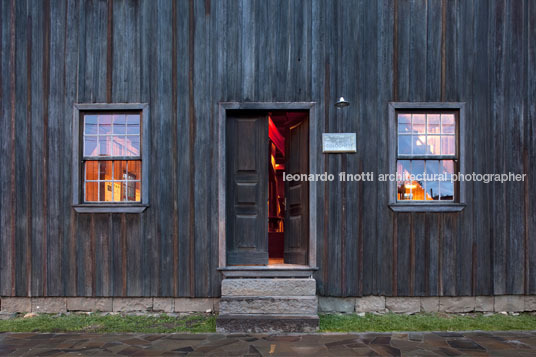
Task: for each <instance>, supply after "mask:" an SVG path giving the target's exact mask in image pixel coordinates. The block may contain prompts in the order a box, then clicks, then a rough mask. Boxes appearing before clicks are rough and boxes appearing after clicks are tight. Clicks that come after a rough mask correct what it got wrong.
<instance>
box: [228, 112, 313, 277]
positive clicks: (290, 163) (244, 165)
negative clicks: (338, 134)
mask: <svg viewBox="0 0 536 357" xmlns="http://www.w3.org/2000/svg"><path fill="white" fill-rule="evenodd" d="M313 105H314V104H313V103H223V104H220V108H221V109H222V110H221V112H220V113H221V118H222V124H224V125H223V126H220V127H219V129H218V130H219V133H220V134H219V135H220V138H223V140H222V141H220V142H221V143H223V145H221V146H220V148H222V149H223V151H220V154H219V157H220V159H221V161H220V162H221V163H222V164H223V166H224V172H225V175H224V176H220V180H219V189H218V192H219V197H220V198H221V200H220V206H219V213H220V215H219V217H220V227H221V228H223V230H222V229H220V230H219V232H220V264H221V265H220V267H222V268H224V267H226V270H228V271H236V272H237V273H236V274H243V272H244V271H246V270H248V269H249V270H251V269H253V270H259V269H263V267H264V268H265V269H269V270H270V271H272V272H276V271H279V270H292V271H294V272H295V273H294V274H300V273H296V271H298V270H299V271H300V272H301V271H302V270H303V271H304V274H306V270H307V269H309V267H311V266H315V259H314V258H315V255H316V244H314V242H315V239H316V234H315V233H316V230H315V229H314V219H313V218H312V216H314V212H315V211H314V207H315V204H314V202H315V201H314V197H315V189H314V187H315V185H314V182H311V183H310V182H307V181H306V180H305V181H301V180H296V181H289V180H284V179H283V175H286V176H288V175H296V174H301V175H302V174H309V173H310V170H313V171H314V169H315V165H314V163H315V161H314V159H315V157H316V152H314V153H312V152H311V150H310V147H311V145H312V144H313V145H314V144H315V143H316V140H315V136H311V135H312V133H311V132H310V130H311V127H310V125H309V118H310V116H311V113H312V112H313V109H312V107H313ZM270 107H273V109H272V108H270ZM287 108H288V109H287ZM313 130H314V128H313ZM311 141H312V142H311ZM311 158H312V159H311ZM310 164H311V165H313V166H312V167H310V166H309V165H310ZM220 167H221V166H220ZM311 212H312V213H311ZM311 227H313V228H311ZM222 253H223V254H222ZM311 264H312V265H311ZM233 267H235V268H233ZM274 269H275V270H274ZM296 269H298V270H296ZM249 270H248V271H249ZM240 271H241V272H242V273H238V272H240ZM267 274H270V273H267ZM273 274H279V273H273Z"/></svg>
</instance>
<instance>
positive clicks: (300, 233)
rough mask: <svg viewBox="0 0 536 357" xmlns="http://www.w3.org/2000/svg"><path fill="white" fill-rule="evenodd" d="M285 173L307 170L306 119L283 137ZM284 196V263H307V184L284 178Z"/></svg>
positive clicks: (307, 135) (300, 172)
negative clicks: (285, 200) (285, 155)
mask: <svg viewBox="0 0 536 357" xmlns="http://www.w3.org/2000/svg"><path fill="white" fill-rule="evenodd" d="M286 147H287V148H286V150H285V151H286V154H287V163H286V167H285V171H286V173H287V174H308V173H309V128H308V120H304V121H303V122H301V123H299V124H297V125H296V126H294V127H292V128H290V133H289V136H288V138H287V140H286ZM285 196H286V197H287V205H286V208H285V257H284V259H285V263H286V264H303V265H306V264H307V263H308V259H307V252H308V251H309V183H308V182H307V181H303V182H302V181H286V182H285Z"/></svg>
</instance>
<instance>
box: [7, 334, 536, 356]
mask: <svg viewBox="0 0 536 357" xmlns="http://www.w3.org/2000/svg"><path fill="white" fill-rule="evenodd" d="M64 354H68V355H96V356H108V355H123V356H159V355H164V356H171V355H179V356H180V355H189V356H203V355H216V356H295V355H304V356H365V355H367V356H377V355H381V356H392V355H393V356H396V355H407V356H458V355H464V356H467V355H471V356H487V355H500V356H507V355H516V356H534V355H536V331H523V332H516V331H514V332H479V331H476V332H461V333H458V332H456V333H455V332H424V333H423V332H411V333H360V334H310V335H246V334H244V335H221V334H135V333H133V334H88V333H80V334H76V333H58V334H39V333H0V355H1V356H5V355H13V356H19V355H24V356H45V355H46V356H54V355H64Z"/></svg>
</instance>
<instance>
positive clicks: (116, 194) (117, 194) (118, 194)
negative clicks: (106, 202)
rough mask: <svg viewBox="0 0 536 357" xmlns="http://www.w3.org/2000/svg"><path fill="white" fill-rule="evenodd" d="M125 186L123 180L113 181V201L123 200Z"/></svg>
mask: <svg viewBox="0 0 536 357" xmlns="http://www.w3.org/2000/svg"><path fill="white" fill-rule="evenodd" d="M122 187H123V182H121V181H114V182H113V187H112V189H113V196H112V197H113V198H112V199H113V201H114V202H120V201H121V200H122V191H121V188H122Z"/></svg>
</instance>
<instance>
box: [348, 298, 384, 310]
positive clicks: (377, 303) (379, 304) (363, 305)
mask: <svg viewBox="0 0 536 357" xmlns="http://www.w3.org/2000/svg"><path fill="white" fill-rule="evenodd" d="M355 311H356V312H384V311H385V296H363V297H360V298H356V299H355Z"/></svg>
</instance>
